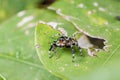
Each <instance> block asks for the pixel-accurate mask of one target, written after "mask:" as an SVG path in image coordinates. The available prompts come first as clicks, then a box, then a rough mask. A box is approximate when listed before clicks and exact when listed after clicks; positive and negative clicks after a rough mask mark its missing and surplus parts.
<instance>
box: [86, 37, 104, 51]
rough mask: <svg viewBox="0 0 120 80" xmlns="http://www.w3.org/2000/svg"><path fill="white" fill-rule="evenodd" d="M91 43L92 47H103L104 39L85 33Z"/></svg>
mask: <svg viewBox="0 0 120 80" xmlns="http://www.w3.org/2000/svg"><path fill="white" fill-rule="evenodd" d="M86 36H87V38H88V40H89V41H90V43H91V44H93V46H94V48H98V49H103V48H104V47H105V40H104V39H100V38H93V37H90V36H88V35H86Z"/></svg>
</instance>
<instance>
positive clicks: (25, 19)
mask: <svg viewBox="0 0 120 80" xmlns="http://www.w3.org/2000/svg"><path fill="white" fill-rule="evenodd" d="M33 18H34V16H32V15H31V16H27V17H24V18H23V19H22V20H21V21H20V22H19V23H18V24H17V27H21V26H23V25H24V24H25V23H27V22H29V21H31V20H33Z"/></svg>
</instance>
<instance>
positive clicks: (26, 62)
mask: <svg viewBox="0 0 120 80" xmlns="http://www.w3.org/2000/svg"><path fill="white" fill-rule="evenodd" d="M0 58H4V59H9V60H12V61H15V62H19V63H22V64H27V65H30V66H32V67H35V68H39V69H44V70H45V68H44V67H43V66H41V65H38V64H35V63H32V62H28V61H25V60H21V59H16V58H13V57H10V56H7V55H3V54H0Z"/></svg>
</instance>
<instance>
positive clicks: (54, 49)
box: [48, 41, 56, 58]
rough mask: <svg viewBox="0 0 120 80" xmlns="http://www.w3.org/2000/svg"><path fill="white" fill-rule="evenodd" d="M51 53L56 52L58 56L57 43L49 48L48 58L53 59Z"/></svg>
mask: <svg viewBox="0 0 120 80" xmlns="http://www.w3.org/2000/svg"><path fill="white" fill-rule="evenodd" d="M51 51H54V53H55V54H56V41H54V42H53V43H51V45H50V48H49V52H48V56H49V58H51V57H52V56H51Z"/></svg>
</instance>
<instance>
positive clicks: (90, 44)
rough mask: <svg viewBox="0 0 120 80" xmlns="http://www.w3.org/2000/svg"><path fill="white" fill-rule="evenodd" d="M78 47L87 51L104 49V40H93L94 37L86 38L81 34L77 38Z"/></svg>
mask: <svg viewBox="0 0 120 80" xmlns="http://www.w3.org/2000/svg"><path fill="white" fill-rule="evenodd" d="M78 45H79V46H80V47H81V48H86V49H89V48H95V49H104V47H105V39H101V38H95V37H91V36H88V35H86V34H82V35H81V36H80V37H79V38H78Z"/></svg>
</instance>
